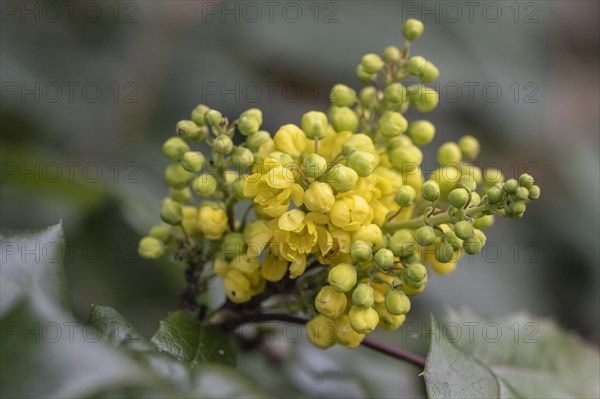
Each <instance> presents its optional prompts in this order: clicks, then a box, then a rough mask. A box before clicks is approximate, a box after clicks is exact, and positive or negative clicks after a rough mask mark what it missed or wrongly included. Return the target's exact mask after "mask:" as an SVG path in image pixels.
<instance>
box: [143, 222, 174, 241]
mask: <svg viewBox="0 0 600 399" xmlns="http://www.w3.org/2000/svg"><path fill="white" fill-rule="evenodd" d="M173 231H174V230H173V226H169V225H168V224H160V225H158V226H153V227H152V228H151V229H150V231H149V232H148V235H149V236H150V237H154V238H156V239H158V240H160V241H162V242H167V241H169V240H170V239H171V237H173Z"/></svg>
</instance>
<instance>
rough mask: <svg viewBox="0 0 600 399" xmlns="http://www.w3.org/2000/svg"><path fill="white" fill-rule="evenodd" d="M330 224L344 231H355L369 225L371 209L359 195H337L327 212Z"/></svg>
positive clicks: (371, 215) (371, 217)
mask: <svg viewBox="0 0 600 399" xmlns="http://www.w3.org/2000/svg"><path fill="white" fill-rule="evenodd" d="M329 217H330V218H331V222H332V223H333V224H334V225H335V226H337V227H339V228H341V229H344V230H346V231H356V230H358V229H359V228H360V227H361V226H363V225H366V224H369V223H371V220H373V209H372V208H371V207H370V206H369V204H368V202H367V201H366V200H365V199H364V198H363V197H361V196H360V195H357V194H354V193H347V194H338V196H337V199H336V201H335V204H333V207H332V208H331V210H330V211H329Z"/></svg>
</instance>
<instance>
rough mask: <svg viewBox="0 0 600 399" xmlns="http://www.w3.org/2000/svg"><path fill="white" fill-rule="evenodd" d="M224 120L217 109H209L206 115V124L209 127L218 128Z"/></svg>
mask: <svg viewBox="0 0 600 399" xmlns="http://www.w3.org/2000/svg"><path fill="white" fill-rule="evenodd" d="M222 120H223V116H222V115H221V113H220V112H219V111H217V110H215V109H209V110H208V111H206V113H205V114H204V122H205V123H206V124H207V125H208V126H218V125H219V123H221V121H222Z"/></svg>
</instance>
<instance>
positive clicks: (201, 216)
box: [198, 203, 228, 240]
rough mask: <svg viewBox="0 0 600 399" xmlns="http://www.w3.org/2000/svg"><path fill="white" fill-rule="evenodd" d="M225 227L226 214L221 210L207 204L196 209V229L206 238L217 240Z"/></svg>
mask: <svg viewBox="0 0 600 399" xmlns="http://www.w3.org/2000/svg"><path fill="white" fill-rule="evenodd" d="M227 227H228V224H227V214H226V213H225V211H224V210H223V209H221V208H219V207H218V206H216V205H213V204H209V203H205V204H203V205H201V206H200V208H198V229H199V230H200V231H201V232H202V234H204V235H205V236H206V238H208V239H211V240H218V239H219V238H221V236H222V235H223V233H224V232H225V231H226V230H227Z"/></svg>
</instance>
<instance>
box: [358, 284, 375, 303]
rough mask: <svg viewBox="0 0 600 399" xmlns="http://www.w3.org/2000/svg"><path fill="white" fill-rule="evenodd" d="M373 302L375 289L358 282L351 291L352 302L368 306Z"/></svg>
mask: <svg viewBox="0 0 600 399" xmlns="http://www.w3.org/2000/svg"><path fill="white" fill-rule="evenodd" d="M374 302H375V291H374V290H373V288H372V287H371V286H370V285H368V284H359V285H358V286H357V287H356V288H355V289H354V291H353V292H352V303H353V304H354V305H356V306H363V307H365V308H370V307H371V306H373V303H374Z"/></svg>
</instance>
